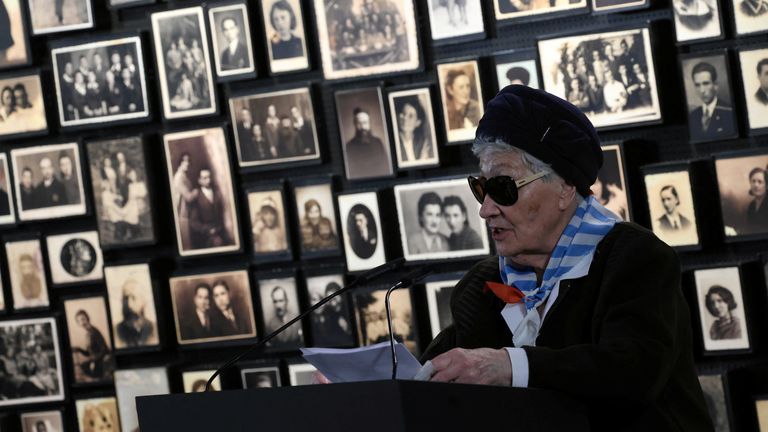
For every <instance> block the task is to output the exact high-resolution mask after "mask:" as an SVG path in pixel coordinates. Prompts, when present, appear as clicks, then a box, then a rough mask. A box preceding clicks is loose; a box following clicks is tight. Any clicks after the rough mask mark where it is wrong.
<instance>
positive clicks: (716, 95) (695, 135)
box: [683, 57, 736, 141]
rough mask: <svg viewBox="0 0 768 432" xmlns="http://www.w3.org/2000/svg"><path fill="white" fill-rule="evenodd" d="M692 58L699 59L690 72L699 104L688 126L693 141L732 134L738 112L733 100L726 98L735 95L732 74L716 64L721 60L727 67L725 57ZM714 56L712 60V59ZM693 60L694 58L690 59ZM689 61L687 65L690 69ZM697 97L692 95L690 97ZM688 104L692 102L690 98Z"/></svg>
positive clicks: (690, 113) (734, 129)
mask: <svg viewBox="0 0 768 432" xmlns="http://www.w3.org/2000/svg"><path fill="white" fill-rule="evenodd" d="M700 60H701V59H691V62H693V63H695V64H694V65H693V67H692V68H691V69H690V76H689V77H686V79H689V78H690V80H691V83H692V85H693V89H694V93H695V96H696V98H697V99H698V106H697V107H696V108H694V109H693V110H691V111H690V112H689V113H688V130H689V132H690V137H691V140H692V141H709V140H716V139H724V138H730V137H732V136H733V135H734V134H735V133H736V116H735V115H734V112H733V108H732V107H731V105H730V104H729V103H727V102H726V101H725V100H723V97H726V98H727V99H728V100H729V101H730V99H731V94H730V85H729V83H728V75H727V74H726V73H724V72H725V70H724V69H721V70H720V71H718V68H716V67H715V65H714V64H713V63H714V62H715V61H717V60H720V61H719V62H718V64H719V65H721V66H722V67H723V68H724V67H725V61H724V60H725V58H724V57H720V58H714V59H709V58H707V59H704V60H701V61H700ZM708 60H710V61H708ZM689 63H690V62H689ZM686 66H690V65H689V64H688V65H687V64H686V62H684V63H683V68H684V69H687V67H686ZM721 82H722V88H721ZM687 88H688V85H686V89H687ZM691 99H693V98H691V97H690V96H689V101H690V100H691ZM688 106H689V107H690V106H691V104H690V102H689V104H688Z"/></svg>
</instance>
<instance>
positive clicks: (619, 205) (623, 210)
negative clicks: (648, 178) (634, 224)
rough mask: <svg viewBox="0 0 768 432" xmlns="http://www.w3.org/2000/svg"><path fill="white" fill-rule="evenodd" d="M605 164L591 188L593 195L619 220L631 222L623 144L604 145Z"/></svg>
mask: <svg viewBox="0 0 768 432" xmlns="http://www.w3.org/2000/svg"><path fill="white" fill-rule="evenodd" d="M602 147H603V166H602V167H600V170H599V171H598V172H597V179H595V182H594V183H593V184H592V187H590V189H591V190H592V194H593V196H594V197H595V198H596V199H597V200H598V201H599V202H600V204H602V205H603V207H605V208H607V209H608V210H610V211H611V212H612V213H613V214H614V215H616V216H618V218H619V220H622V221H624V222H630V221H631V218H630V211H629V202H630V200H629V193H628V191H627V181H626V178H627V174H626V171H625V169H624V156H623V152H622V147H621V144H606V145H603V146H602Z"/></svg>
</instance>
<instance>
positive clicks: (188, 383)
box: [181, 369, 221, 393]
mask: <svg viewBox="0 0 768 432" xmlns="http://www.w3.org/2000/svg"><path fill="white" fill-rule="evenodd" d="M214 372H215V370H214V369H207V370H189V371H183V372H182V373H181V382H182V384H183V386H184V393H200V392H204V391H205V386H206V384H208V379H209V378H210V377H211V375H213V373H214ZM211 391H221V377H220V376H217V377H216V379H214V380H213V382H211Z"/></svg>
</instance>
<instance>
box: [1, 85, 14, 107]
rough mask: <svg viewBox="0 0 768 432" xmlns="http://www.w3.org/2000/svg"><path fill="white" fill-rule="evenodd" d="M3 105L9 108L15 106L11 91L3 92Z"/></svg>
mask: <svg viewBox="0 0 768 432" xmlns="http://www.w3.org/2000/svg"><path fill="white" fill-rule="evenodd" d="M2 104H3V106H4V107H8V108H10V107H11V106H12V105H13V92H12V91H11V90H10V89H5V90H3V96H2Z"/></svg>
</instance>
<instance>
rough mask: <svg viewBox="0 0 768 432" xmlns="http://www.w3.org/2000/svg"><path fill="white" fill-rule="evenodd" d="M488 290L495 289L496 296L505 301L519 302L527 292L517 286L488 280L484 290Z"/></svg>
mask: <svg viewBox="0 0 768 432" xmlns="http://www.w3.org/2000/svg"><path fill="white" fill-rule="evenodd" d="M488 290H490V291H493V293H494V294H496V297H498V298H500V299H501V301H503V302H504V303H519V302H520V301H522V300H523V299H524V298H525V294H523V292H522V291H520V290H519V289H518V288H517V287H514V286H509V285H505V284H503V283H498V282H490V281H488V282H486V283H485V287H484V288H483V292H487V291H488Z"/></svg>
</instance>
